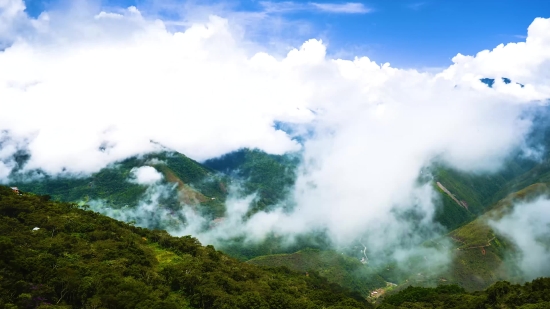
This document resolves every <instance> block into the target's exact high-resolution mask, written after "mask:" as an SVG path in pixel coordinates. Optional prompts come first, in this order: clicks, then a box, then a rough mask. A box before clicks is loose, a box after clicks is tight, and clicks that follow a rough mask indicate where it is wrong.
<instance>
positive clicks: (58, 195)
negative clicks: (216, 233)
mask: <svg viewBox="0 0 550 309" xmlns="http://www.w3.org/2000/svg"><path fill="white" fill-rule="evenodd" d="M143 166H152V167H154V168H155V169H156V170H157V171H159V172H161V173H162V174H163V176H164V180H163V181H162V184H172V185H175V186H176V188H175V191H174V194H172V195H171V196H169V197H168V198H165V199H164V200H161V206H162V207H165V208H168V209H172V210H177V209H179V208H180V203H179V202H183V203H186V204H195V205H202V206H204V207H202V209H203V210H204V211H205V212H207V213H209V214H211V215H212V216H222V215H223V214H224V211H225V209H224V206H223V201H224V200H225V197H226V195H227V189H226V188H227V180H226V179H223V178H220V177H218V176H217V174H216V173H215V171H213V170H211V169H209V168H207V167H205V166H203V165H201V164H199V163H198V162H196V161H193V160H191V159H189V158H188V157H186V156H184V155H182V154H180V153H176V152H168V151H165V152H158V153H150V154H147V155H143V156H136V157H131V158H128V159H125V160H122V161H120V162H117V163H115V164H112V165H110V166H107V167H105V168H103V169H101V170H100V171H98V172H97V173H94V174H92V175H90V176H85V177H79V175H66V176H59V177H52V176H49V175H46V174H43V173H42V172H41V171H32V172H29V173H26V174H17V173H16V174H14V175H12V177H11V178H12V182H11V185H12V186H17V187H18V188H20V189H21V190H22V191H26V192H33V193H36V194H41V195H50V196H51V197H52V198H53V199H54V200H58V201H65V202H79V201H84V202H88V201H90V200H101V201H102V203H104V204H105V207H110V208H114V209H119V208H123V207H128V206H129V207H135V206H136V205H137V204H138V203H139V201H140V200H141V199H143V198H144V195H145V193H146V190H147V186H145V185H142V184H138V183H135V182H131V181H129V180H130V178H131V174H132V171H133V169H135V168H138V167H143ZM29 179H31V181H28V180H29Z"/></svg>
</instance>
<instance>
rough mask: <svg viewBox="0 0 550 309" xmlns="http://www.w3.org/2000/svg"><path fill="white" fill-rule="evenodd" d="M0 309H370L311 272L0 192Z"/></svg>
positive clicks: (69, 205)
mask: <svg viewBox="0 0 550 309" xmlns="http://www.w3.org/2000/svg"><path fill="white" fill-rule="evenodd" d="M0 235H1V236H0V308H159V309H160V308H243V309H245V308H333V309H336V308H371V307H372V305H370V304H369V303H368V302H366V301H365V300H364V299H363V298H362V297H360V296H359V295H358V294H354V293H351V292H349V291H348V290H346V289H343V288H341V287H339V286H337V285H334V284H330V283H329V282H328V281H327V280H326V279H324V278H323V277H321V276H319V275H318V274H316V273H314V272H312V273H308V274H307V275H306V274H304V273H297V272H292V271H290V270H288V269H287V268H284V267H283V268H278V269H266V268H261V267H258V266H254V265H251V264H247V263H242V262H239V261H237V260H235V259H233V258H231V257H229V256H227V255H225V254H223V253H221V252H220V251H217V250H215V249H214V247H212V246H206V247H204V246H202V245H201V244H200V243H199V242H198V241H197V240H196V239H194V238H192V237H190V236H185V237H179V238H178V237H172V236H170V235H169V234H168V233H166V232H164V231H159V230H148V229H143V228H139V227H135V226H132V225H129V224H127V223H123V222H120V221H116V220H113V219H111V218H108V217H106V216H103V215H101V214H98V213H95V212H92V211H86V210H83V209H80V208H79V207H77V205H76V204H72V203H61V202H55V201H51V200H50V199H49V197H48V196H39V195H34V194H28V193H22V194H19V193H16V192H14V191H13V190H12V189H10V188H8V187H4V186H0Z"/></svg>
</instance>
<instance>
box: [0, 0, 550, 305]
mask: <svg viewBox="0 0 550 309" xmlns="http://www.w3.org/2000/svg"><path fill="white" fill-rule="evenodd" d="M482 2H483V1H482ZM487 2H491V1H487ZM534 2H536V1H534ZM399 3H402V4H403V5H402V7H401V8H400V9H401V10H407V12H409V13H407V14H421V12H420V11H421V10H431V9H434V10H435V9H436V8H435V6H436V4H434V3H431V2H428V1H427V2H422V3H420V2H418V3H416V2H415V3H413V2H407V1H401V2H399ZM538 3H539V4H540V6H539V15H533V16H531V15H529V14H532V13H530V12H531V11H529V12H527V10H531V9H532V8H531V5H533V4H529V6H526V8H525V10H526V11H525V12H523V11H522V12H520V13H518V21H519V20H520V17H521V20H522V22H523V20H526V19H527V18H526V17H525V16H530V18H529V21H528V22H527V23H525V24H519V23H518V24H517V29H523V30H522V31H523V32H521V33H509V34H507V36H499V38H501V39H500V41H498V42H497V41H495V39H494V37H489V35H488V34H487V33H485V32H483V31H489V30H483V31H482V33H480V34H478V35H480V36H481V35H487V36H488V37H487V40H486V42H494V44H493V43H491V44H492V45H490V46H487V45H481V44H479V45H476V44H477V43H476V42H478V40H479V41H481V39H482V38H481V37H479V38H478V37H475V38H474V37H472V40H471V44H467V43H464V44H463V48H458V47H457V48H456V49H455V50H454V51H453V53H449V52H448V50H450V49H451V48H454V47H453V46H454V45H452V44H455V43H456V44H458V43H459V42H462V41H461V40H463V39H462V37H461V35H463V34H457V35H456V38H457V39H456V42H454V43H452V44H451V41H450V40H449V41H447V40H443V39H442V40H441V42H440V46H439V47H437V46H436V45H433V46H432V45H426V46H424V47H419V48H418V50H417V49H415V48H413V47H412V45H410V46H409V45H407V46H408V47H405V49H401V48H402V47H403V46H405V45H406V44H409V43H408V42H407V41H406V40H405V39H403V40H401V41H400V42H401V43H400V44H404V45H403V46H401V47H400V46H398V45H397V43H395V45H391V44H393V43H382V42H386V41H385V38H383V36H382V34H381V33H382V32H380V31H382V30H376V29H378V28H372V29H371V28H369V27H370V26H368V25H370V23H372V24H373V25H374V24H375V23H376V22H375V20H376V19H377V18H382V17H377V14H379V15H380V14H389V13H387V12H388V11H390V10H394V9H395V10H397V8H393V7H392V8H390V7H386V6H384V5H383V4H382V3H378V2H376V1H372V2H371V3H368V2H346V3H344V2H342V3H340V2H334V3H332V2H265V1H264V2H255V1H251V2H248V1H247V2H224V3H222V2H219V3H217V2H216V3H215V2H204V3H200V2H194V1H189V2H182V3H180V2H179V1H158V2H157V1H142V2H136V3H134V2H132V3H129V2H127V1H113V2H108V1H103V2H102V1H84V0H82V1H80V0H79V1H72V2H69V1H54V2H49V3H42V4H38V1H37V2H36V3H34V1H23V0H3V1H2V0H0V108H1V112H0V183H1V184H3V185H7V186H13V184H16V185H17V186H19V188H20V189H22V190H23V191H24V192H29V193H32V192H33V190H34V189H33V188H36V191H35V192H34V193H36V194H48V196H51V197H52V198H54V200H60V201H64V202H74V203H77V204H78V205H80V206H81V207H83V208H84V209H91V210H93V211H96V212H99V213H101V214H104V215H106V216H109V217H111V218H114V219H117V220H122V221H124V222H128V223H130V224H133V225H136V226H140V227H144V228H151V229H165V230H166V231H167V232H168V233H170V234H171V235H172V236H176V237H180V236H185V235H191V236H192V237H196V238H197V239H198V240H199V241H200V242H201V243H202V245H210V244H212V245H214V246H215V247H216V249H221V250H222V251H223V252H226V253H228V254H230V255H231V254H233V255H235V257H237V258H239V259H241V260H246V259H252V261H253V258H256V257H258V256H261V257H263V256H269V254H274V253H285V254H287V253H288V254H290V253H292V252H293V251H296V252H299V250H302V249H306V248H309V247H312V246H313V247H315V248H316V250H317V249H320V250H333V251H336V252H337V253H338V254H341V255H346V256H350V257H353V258H354V259H355V260H357V261H358V260H360V259H361V262H362V263H363V264H364V265H366V266H365V267H375V266H376V267H381V269H385V268H386V266H384V265H386V264H388V263H390V264H391V263H397V264H396V265H397V266H396V268H397V269H401V272H402V273H400V275H399V276H394V277H391V276H389V277H384V275H382V274H381V273H377V274H379V275H380V276H382V278H384V282H388V283H387V284H388V286H389V287H392V284H393V285H396V286H397V285H399V286H400V285H401V283H402V282H405V281H404V280H405V279H406V280H407V284H406V285H410V284H413V283H412V282H424V281H426V282H427V281H429V280H428V279H422V280H420V279H418V281H413V279H411V278H413V277H411V276H413V274H408V273H404V272H406V271H408V270H409V271H410V269H408V268H409V267H410V265H413V264H411V263H413V262H411V261H416V262H414V263H416V264H414V265H417V266H415V267H419V268H418V269H419V271H418V276H421V273H422V276H428V273H430V272H435V273H436V274H435V275H434V278H436V279H434V280H440V281H441V279H440V278H445V279H443V280H444V281H445V282H447V281H450V282H451V283H455V282H456V283H457V284H459V285H460V286H461V287H464V288H466V290H468V291H469V290H476V289H477V290H480V289H483V288H485V287H487V286H489V284H490V283H492V282H495V281H497V280H511V281H513V282H519V283H522V282H523V281H525V280H533V279H536V278H538V277H541V276H550V267H549V266H548V265H547V264H548V263H547V262H546V261H548V259H549V258H550V243H549V240H550V229H549V224H550V202H549V201H548V191H545V190H546V189H545V188H546V187H544V186H546V183H547V182H550V178H548V179H547V178H546V177H547V176H546V174H545V173H546V169H547V168H548V167H547V166H548V163H547V162H548V161H547V160H548V155H547V154H548V153H549V151H550V149H548V147H549V146H550V142H549V141H548V139H549V138H550V137H549V136H547V135H545V134H546V132H547V131H548V124H549V122H548V121H550V119H548V115H550V114H549V113H548V108H547V106H548V104H549V103H550V7H548V5H545V4H542V3H543V1H540V2H538ZM437 5H440V4H437ZM484 5H485V4H484ZM503 5H504V4H503ZM506 5H508V4H506ZM437 9H441V10H443V8H442V7H441V8H440V7H437ZM447 9H450V7H449V8H447ZM443 11H444V10H443ZM403 14H405V13H403ZM426 14H428V13H426ZM442 14H443V13H442ZM480 14H481V13H480ZM502 14H504V13H502ZM522 14H523V15H522ZM524 15H525V16H524ZM371 16H372V17H371ZM494 16H497V15H496V14H495V15H494ZM346 18H348V21H349V22H350V23H351V20H354V21H356V23H357V24H355V26H346V27H349V29H353V30H350V31H349V32H346V31H344V30H343V29H342V28H341V27H344V26H343V25H344V23H345V22H344V20H345V19H346ZM361 18H362V19H361ZM368 18H372V21H368V22H367V21H364V23H363V22H360V20H366V19H368ZM419 18H421V17H420V15H419ZM495 18H496V17H495ZM438 22H439V21H436V20H430V19H427V20H426V23H433V28H434V29H435V28H436V27H437V23H438ZM494 22H495V23H497V22H500V21H499V20H495V21H494ZM380 23H381V21H380ZM513 26H514V27H516V24H514V25H513ZM372 27H375V26H372ZM442 27H443V26H442ZM362 28H364V29H370V30H365V31H367V32H368V31H371V32H373V33H374V32H376V31H379V34H378V35H379V36H377V35H376V34H372V36H371V37H370V38H369V39H365V40H366V41H365V43H361V38H360V37H359V34H357V33H356V31H357V29H362ZM373 29H374V30H373ZM449 29H450V28H449ZM511 29H512V26H510V27H509V28H506V29H504V28H502V31H504V30H506V31H512V30H511ZM384 31H388V35H389V31H394V30H392V29H390V28H388V27H386V28H385V30H384ZM402 31H413V30H411V29H409V30H405V29H403V30H402ZM414 31H416V30H414ZM418 31H421V30H418ZM430 31H436V30H430ZM514 31H515V30H514ZM371 32H368V33H371ZM411 33H412V32H411ZM411 35H414V34H411ZM428 35H433V41H434V42H435V41H437V37H438V35H440V34H437V33H435V32H433V33H432V32H429V33H428ZM499 35H500V34H499ZM451 36H452V34H451ZM472 36H474V34H472ZM396 38H397V37H396ZM369 40H370V41H369ZM411 40H413V41H414V38H413V39H411ZM397 41H398V40H397V39H396V42H397ZM366 42H370V43H366ZM377 42H378V43H377ZM411 42H412V41H411ZM417 42H418V43H419V45H422V44H423V43H421V42H420V39H418V41H417ZM434 42H431V41H430V43H426V44H436V43H434ZM377 44H378V45H377ZM411 44H412V43H411ZM484 44H485V43H484ZM427 46H429V47H430V48H433V55H434V57H433V59H431V60H428V58H430V57H429V52H428V51H424V48H428V47H427ZM406 48H410V53H409V55H407V56H405V55H404V54H403V53H404V51H403V50H405V52H406ZM474 48H478V49H475V50H473V49H474ZM464 52H468V53H467V54H463V53H464ZM444 55H447V56H444ZM445 57H446V59H447V60H445ZM392 59H396V61H395V63H397V64H396V65H393V64H391V63H390V62H387V61H390V60H392ZM392 62H393V61H392ZM243 149H244V150H246V151H248V152H246V151H245V152H244V153H245V154H244V155H243V156H244V157H243V158H245V159H242V160H244V161H242V162H244V163H239V164H240V165H238V164H237V163H234V162H237V161H238V160H237V159H231V160H233V161H231V160H230V158H233V157H231V156H232V154H235V155H234V156H237V155H238V154H239V153H241V152H242V151H244V150H243ZM164 152H170V153H175V154H178V155H179V154H182V155H184V156H186V157H185V160H188V159H191V160H189V161H185V162H191V163H185V164H191V165H189V166H191V167H185V168H183V167H182V168H181V170H182V171H184V172H179V171H180V170H179V169H178V168H179V167H178V166H179V165H178V166H175V165H174V163H173V162H175V161H173V160H176V159H173V158H176V157H175V156H176V155H174V154H172V155H162V156H160V155H159V157H156V155H155V154H158V153H160V154H162V153H164ZM252 155H254V156H256V157H254V158H256V159H246V158H252ZM247 156H248V157H247ZM129 158H131V160H134V161H135V162H137V163H128V162H134V161H128V160H130V159H129ZM177 158H179V157H177ZM235 158H237V157H235ZM238 158H241V157H238ZM171 160H172V161H171ZM223 160H225V161H223ZM236 160H237V161H236ZM239 160H241V159H239ZM246 160H249V161H246ZM254 160H255V161H254ZM261 160H264V161H261ZM269 160H271V161H269ZM125 162H126V163H125ZM178 162H179V161H178ZM182 162H183V161H182ZM220 162H221V163H220ZM224 162H230V163H227V164H229V165H227V166H226V165H224V164H226V163H224ZM232 162H233V163H232ZM238 162H241V161H238ZM258 162H260V163H258ZM262 162H268V163H269V164H271V165H267V164H268V163H265V165H261V164H264V163H262ZM132 164H133V165H132ZM178 164H183V163H178ZM201 164H202V165H201ZM230 164H234V166H233V165H230ZM273 166H275V167H276V168H278V170H277V171H280V173H279V172H278V173H279V174H274V173H275V172H273V170H272V168H275V167H273ZM118 171H121V172H118ZM108 173H114V174H113V175H115V174H116V173H119V174H120V176H116V177H119V178H116V179H120V180H116V181H118V182H115V178H112V177H115V176H112V177H111V176H108V175H110V174H108ZM185 173H187V174H185ZM200 173H202V174H200ZM119 174H116V175H119ZM198 174H200V175H201V176H200V177H202V178H200V179H199V178H197V177H198V176H196V175H198ZM203 174H204V175H203ZM102 175H103V176H102ZM104 175H107V176H104ZM255 175H259V176H255ZM187 176H189V177H188V178H185V177H187ZM283 176H284V177H283ZM109 177H111V178H109ZM193 177H195V178H193ZM255 177H256V178H255ZM285 177H289V178H288V181H287V180H286V179H287V178H285ZM549 177H550V176H549ZM283 178H284V179H285V180H284V181H285V184H284V185H281V187H280V188H279V187H276V188H275V187H272V186H271V185H270V184H271V183H275V182H276V181H279V180H280V181H283ZM102 179H108V180H109V181H111V182H109V184H108V185H105V186H106V187H105V188H107V189H103V187H101V186H103V182H102V181H104V180H102ZM196 179H198V180H196ZM258 179H260V180H258ZM55 181H57V182H55ZM73 181H74V182H73ZM54 182H55V183H56V184H55V185H54V184H53V183H54ZM58 183H63V185H60V184H58ZM104 183H105V184H107V182H104ZM532 186H538V187H536V190H535V189H530V188H534V187H532ZM76 187H79V188H83V189H82V190H84V191H82V192H84V193H74V192H76V191H74V192H73V191H71V188H76ZM542 187H544V188H543V189H540V188H542ZM60 188H61V189H60ZM86 188H87V189H86ZM119 188H122V189H119ZM124 188H126V189H124ZM48 190H50V191H48ZM56 190H57V191H56ZM59 190H61V191H59ZM75 190H76V189H75ZM79 190H80V189H79ZM85 190H89V192H88V191H85ZM92 190H104V191H101V192H100V193H97V194H96V193H93V192H92ZM105 190H106V191H105ZM117 190H119V191H120V190H122V191H120V192H122V193H120V192H119V191H117ZM124 190H126V191H124ZM132 190H133V191H132ZM270 190H271V191H274V193H271V191H270ZM521 190H523V191H521ZM115 191H116V192H115ZM59 192H61V193H59ZM78 192H81V191H78ZM94 192H95V191H94ZM98 192H99V191H98ZM105 192H115V193H116V194H119V193H120V195H116V196H122V198H121V199H120V202H117V201H118V200H117V199H116V198H115V197H111V196H115V193H105ZM132 192H134V193H132ZM266 192H268V193H266ZM521 192H523V193H521ZM525 192H528V193H525ZM531 192H536V194H535V193H531ZM94 194H95V195H94ZM110 194H112V195H110ZM513 194H516V195H513ZM524 197H525V199H524ZM117 198H118V197H117ZM128 201H131V202H128ZM117 203H118V204H117ZM84 205H85V206H84ZM502 205H505V207H504V206H502ZM449 209H450V210H449ZM37 227H38V225H37ZM471 231H475V232H471ZM478 231H482V232H478ZM472 235H476V236H475V237H481V236H483V237H485V235H487V239H481V240H474V236H472ZM480 235H481V236H480ZM52 237H53V234H52ZM144 237H145V236H144ZM304 239H306V240H304ZM476 239H477V238H476ZM495 239H496V240H495ZM495 241H496V242H498V243H495ZM274 242H276V243H277V245H273V243H274ZM469 242H471V244H470V243H469ZM304 243H305V245H303V244H304ZM501 243H502V245H501ZM235 244H238V245H235ZM266 244H267V245H266ZM235 246H237V247H235ZM248 246H252V247H254V246H256V247H258V246H260V247H261V246H270V247H269V248H270V249H269V250H267V249H266V250H267V251H265V252H264V251H261V250H260V249H257V250H260V251H258V252H261V254H260V253H258V254H256V253H254V254H252V253H249V251H247V250H249V249H246V248H249V247H248ZM252 247H250V248H252ZM256 247H254V248H256ZM0 248H2V246H0ZM224 248H225V249H224ZM235 248H237V249H235ZM239 248H240V249H239ZM262 248H263V247H262ZM285 248H287V249H285ZM471 248H476V249H475V250H476V252H478V251H479V252H481V253H479V254H480V256H479V257H476V259H483V258H493V256H494V257H495V259H498V261H499V263H501V262H502V265H500V264H499V265H500V266H494V265H496V264H491V265H492V266H490V272H491V274H492V275H490V276H489V275H486V273H483V274H481V273H479V274H475V275H471V276H470V275H468V276H470V277H468V276H466V275H457V274H456V273H457V272H460V273H461V274H462V272H463V271H464V272H467V271H470V270H467V271H466V270H462V268H460V270H456V269H458V268H456V267H458V266H455V264H456V263H458V262H457V261H459V260H460V259H463V260H462V261H463V262H462V264H463V265H466V264H467V263H466V262H464V261H465V260H467V258H464V257H456V254H466V253H463V252H467V251H468V250H470V249H471ZM477 248H479V249H477ZM226 250H227V251H226ZM239 250H241V251H239ZM250 250H252V249H250ZM254 250H256V249H254ZM262 250H263V249H262ZM489 250H500V251H498V252H496V253H494V252H492V251H491V252H489ZM507 250H512V251H507ZM486 251H487V253H486ZM235 252H238V253H235ZM254 252H256V251H254ZM461 252H462V253H461ZM493 253H494V254H493ZM243 257H246V259H245V258H243ZM418 261H420V262H418ZM477 261H478V262H476V263H484V262H479V260H477ZM327 263H328V262H327ZM468 263H470V262H468ZM491 263H493V262H491ZM512 264H513V266H506V265H512ZM262 265H263V264H262ZM369 265H372V266H369ZM388 265H389V264H388ZM468 265H470V264H468ZM476 265H477V264H476ZM488 265H489V264H488ZM267 266H270V265H267ZM277 266H280V265H279V264H277ZM285 266H288V265H285ZM289 267H290V268H291V269H293V268H292V266H289ZM392 267H393V266H392ZM460 267H466V266H460ZM467 267H470V268H472V267H474V266H467ZM475 267H478V266H475ZM483 267H485V266H483ZM506 267H509V268H506ZM470 268H468V269H470ZM387 269H388V270H389V269H390V267H389V266H388V267H387ZM411 269H412V268H411ZM415 269H416V268H415ZM436 269H437V270H436ZM298 270H301V269H298ZM376 271H378V270H375V269H374V270H372V272H373V273H375V272H376ZM493 271H494V273H493ZM450 274H454V275H450ZM321 275H322V272H321ZM308 276H309V275H308ZM453 276H455V277H453ZM461 276H462V277H461ZM465 276H466V277H468V278H474V279H472V280H473V282H474V283H471V285H468V284H470V283H468V284H462V283H461V282H463V281H460V280H463V279H456V278H464V277H465ZM0 277H2V274H1V273H0ZM489 277H490V279H487V278H489ZM451 278H455V279H456V280H455V279H451ZM399 280H401V281H402V282H401V281H399ZM415 280H416V279H415ZM468 280H469V279H468ZM329 281H330V279H329ZM396 281H399V282H396ZM409 282H411V283H409ZM468 282H469V281H468ZM338 283H339V284H341V283H340V282H338ZM440 283H441V282H440ZM369 284H370V283H369ZM403 286H405V285H403ZM375 290H376V289H370V288H369V291H370V292H368V293H371V294H369V295H370V296H369V297H371V298H372V297H374V298H373V299H375V298H377V297H378V296H377V295H375V294H372V291H375ZM376 291H378V292H377V293H385V290H384V291H382V292H381V290H376ZM373 295H374V296H373ZM61 298H63V297H61ZM61 298H59V297H58V298H57V299H59V301H61ZM372 301H374V300H372ZM191 303H192V302H191ZM103 304H105V300H103ZM74 308H80V307H78V306H76V307H74ZM90 308H91V307H90ZM228 308H233V307H228ZM242 308H245V307H242ZM247 308H248V307H247ZM266 308H267V307H266ZM384 308H386V307H384ZM388 308H390V307H388ZM392 308H397V307H392ZM430 308H432V307H430ZM433 308H436V307H433ZM541 308H542V307H541Z"/></svg>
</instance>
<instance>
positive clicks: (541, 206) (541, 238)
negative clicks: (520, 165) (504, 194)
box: [489, 197, 550, 281]
mask: <svg viewBox="0 0 550 309" xmlns="http://www.w3.org/2000/svg"><path fill="white" fill-rule="evenodd" d="M489 225H490V226H491V227H492V228H494V229H495V231H496V232H497V233H499V234H500V235H503V236H505V237H506V238H507V239H509V240H511V242H512V243H513V245H514V248H515V249H517V252H516V254H515V255H514V256H511V257H509V259H510V260H511V263H513V264H515V265H517V266H518V267H519V269H520V270H521V271H522V275H523V278H522V279H523V280H525V281H529V280H533V279H536V278H539V277H548V276H550V265H548V261H549V260H550V238H549V235H550V200H548V198H547V197H539V198H538V199H536V200H534V201H531V202H526V203H518V204H516V205H514V207H513V209H512V210H511V211H510V212H509V213H507V214H505V215H504V216H503V217H502V218H500V219H499V220H493V221H490V222H489Z"/></svg>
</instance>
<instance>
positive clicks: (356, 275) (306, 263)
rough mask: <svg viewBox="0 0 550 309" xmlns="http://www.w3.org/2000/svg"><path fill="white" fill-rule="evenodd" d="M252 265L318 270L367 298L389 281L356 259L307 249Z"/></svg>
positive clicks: (330, 279)
mask: <svg viewBox="0 0 550 309" xmlns="http://www.w3.org/2000/svg"><path fill="white" fill-rule="evenodd" d="M248 263H250V264H254V265H260V266H268V267H280V266H285V267H288V268H290V269H292V270H296V271H300V272H307V271H316V272H318V273H319V275H321V276H323V277H325V278H327V279H328V280H329V281H331V282H334V283H337V284H339V285H342V286H344V287H347V288H349V289H352V290H355V291H358V292H359V293H361V294H362V295H364V296H368V295H369V292H370V291H372V290H374V289H377V288H380V287H383V286H386V281H384V279H383V278H382V277H380V276H379V275H377V274H376V273H375V272H374V271H373V270H371V269H370V268H369V267H367V266H366V265H363V264H362V263H361V262H359V260H357V259H356V258H352V257H349V256H345V255H342V254H339V253H337V252H335V251H320V250H317V249H304V250H300V251H298V252H295V253H292V254H275V255H269V256H261V257H257V258H254V259H252V260H250V261H248Z"/></svg>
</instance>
